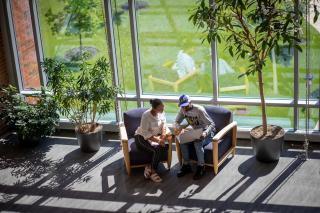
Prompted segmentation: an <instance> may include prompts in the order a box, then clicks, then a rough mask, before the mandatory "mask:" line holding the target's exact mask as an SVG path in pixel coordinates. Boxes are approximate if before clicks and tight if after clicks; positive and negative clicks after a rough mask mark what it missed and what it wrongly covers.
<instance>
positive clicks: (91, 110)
mask: <svg viewBox="0 0 320 213" xmlns="http://www.w3.org/2000/svg"><path fill="white" fill-rule="evenodd" d="M42 67H43V70H44V71H45V73H46V74H47V77H48V86H49V88H50V89H51V90H52V93H53V97H54V98H55V100H56V101H57V103H58V110H59V112H60V113H61V115H63V116H65V117H67V118H68V119H69V120H70V121H71V122H72V123H74V124H75V132H76V136H77V138H78V143H79V145H80V148H81V150H82V151H84V152H94V151H98V150H99V148H100V145H101V142H102V125H100V124H98V123H97V122H98V120H99V118H100V116H102V115H104V114H106V113H108V112H109V111H110V110H111V109H112V108H113V107H114V103H115V99H116V96H117V94H118V93H119V92H120V91H119V89H118V88H117V87H115V86H113V83H112V77H111V71H110V66H109V63H108V62H107V60H106V58H104V57H102V58H99V59H98V60H97V61H96V62H95V64H93V65H91V64H89V63H88V62H87V61H85V57H83V59H82V61H81V63H80V65H79V72H74V71H73V70H71V69H70V68H68V67H67V66H66V65H65V64H64V63H63V62H60V61H57V60H55V59H49V58H48V59H45V61H44V62H43V63H42Z"/></svg>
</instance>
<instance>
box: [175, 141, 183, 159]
mask: <svg viewBox="0 0 320 213" xmlns="http://www.w3.org/2000/svg"><path fill="white" fill-rule="evenodd" d="M175 144H176V152H177V157H178V160H179V164H180V165H182V155H181V149H180V143H179V141H178V140H177V139H176V138H175Z"/></svg>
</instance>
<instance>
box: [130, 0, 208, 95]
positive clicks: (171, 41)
mask: <svg viewBox="0 0 320 213" xmlns="http://www.w3.org/2000/svg"><path fill="white" fill-rule="evenodd" d="M193 5H194V1H185V0H175V1H172V0H161V1H136V5H135V8H136V13H137V23H138V38H139V50H140V62H141V75H142V87H143V93H144V94H168V95H171V94H180V93H187V94H190V95H196V96H207V95H210V96H211V95H212V77H211V76H212V72H211V54H210V46H209V44H208V43H206V42H204V43H201V38H202V37H201V33H200V32H198V31H197V30H196V29H195V28H194V27H193V25H192V23H190V22H188V16H189V12H188V10H189V9H190V8H192V6H193Z"/></svg>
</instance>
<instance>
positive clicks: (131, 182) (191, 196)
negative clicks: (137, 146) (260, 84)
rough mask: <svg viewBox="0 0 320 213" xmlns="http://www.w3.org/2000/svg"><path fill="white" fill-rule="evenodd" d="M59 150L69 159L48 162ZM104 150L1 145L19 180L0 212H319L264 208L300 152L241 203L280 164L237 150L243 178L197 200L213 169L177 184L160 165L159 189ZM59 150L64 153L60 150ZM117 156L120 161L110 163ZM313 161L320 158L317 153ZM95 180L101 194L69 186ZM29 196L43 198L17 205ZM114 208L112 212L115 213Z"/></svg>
mask: <svg viewBox="0 0 320 213" xmlns="http://www.w3.org/2000/svg"><path fill="white" fill-rule="evenodd" d="M56 145H70V146H71V147H73V148H72V149H70V150H69V151H66V154H65V155H62V158H61V159H59V160H53V159H50V158H48V153H49V152H52V151H54V149H55V146H56ZM103 147H105V148H106V151H104V152H101V153H100V152H99V153H90V154H86V153H82V152H81V151H80V149H79V148H77V143H76V140H73V139H63V138H58V139H57V138H55V139H54V138H53V139H49V140H48V141H47V143H44V144H41V145H40V146H39V147H36V148H34V149H26V148H22V147H20V146H18V145H17V144H16V143H15V142H14V139H12V138H11V139H10V140H9V141H6V142H3V143H1V144H0V170H1V171H3V170H6V169H10V170H11V173H10V174H11V176H12V177H14V178H15V179H17V180H19V181H17V182H13V183H12V184H1V185H0V194H1V193H3V194H7V195H10V194H17V196H15V197H10V198H8V201H7V202H4V203H0V210H7V211H28V212H43V211H46V212H56V211H60V212H96V211H99V208H98V206H94V207H95V208H93V207H92V209H90V208H88V209H82V208H81V207H82V206H83V205H84V204H83V202H87V203H90V202H96V201H101V202H103V201H106V202H108V203H109V202H118V204H119V203H121V206H120V207H119V208H117V209H116V210H117V211H119V212H125V211H135V210H137V211H138V210H140V211H141V212H145V211H146V212H168V211H173V212H178V211H185V212H189V211H198V212H211V211H216V212H222V211H224V212H227V211H229V210H237V211H245V212H252V211H267V212H270V211H271V212H316V211H319V210H320V209H319V208H317V207H311V206H295V205H278V204H268V203H266V200H268V199H270V197H272V195H273V194H274V193H276V191H277V190H279V188H281V187H282V186H283V185H284V184H285V183H286V181H287V180H288V179H290V177H291V176H292V175H293V174H294V173H295V172H296V171H297V170H299V168H300V167H301V165H302V164H303V163H304V162H303V161H301V160H300V159H298V158H294V156H296V154H297V152H296V151H293V152H292V151H285V152H284V153H283V155H284V156H290V157H292V161H291V162H290V163H289V164H288V165H287V166H286V167H285V168H284V169H283V171H281V173H279V175H276V176H275V178H274V179H273V180H272V182H271V183H270V184H269V185H267V186H265V188H264V190H263V192H262V193H260V194H257V196H256V197H255V199H254V200H253V201H252V202H241V201H238V200H237V199H238V198H239V197H240V196H241V195H242V194H243V193H244V191H245V190H246V189H248V188H249V187H250V186H252V185H253V183H255V182H256V181H257V180H258V179H259V178H261V177H263V176H267V175H269V174H270V173H272V172H273V171H274V169H275V168H276V166H277V165H278V163H277V162H275V163H272V164H263V163H260V162H258V161H256V160H255V158H254V157H250V155H248V149H241V148H239V149H237V154H238V155H240V156H243V155H248V158H246V160H244V161H243V162H239V166H238V171H234V172H237V173H240V174H241V175H242V177H241V178H239V179H238V180H237V181H236V182H235V183H234V184H232V185H231V186H229V187H228V188H226V189H225V190H224V191H223V192H222V193H221V194H220V195H218V196H217V197H216V198H214V199H212V198H211V195H210V192H209V193H208V192H207V193H208V194H207V195H206V199H199V198H197V195H199V194H201V193H204V192H203V191H204V188H206V187H207V186H208V185H210V184H212V182H213V181H214V179H215V178H216V177H215V176H214V175H213V173H212V171H211V169H210V170H209V169H208V171H207V175H206V176H205V177H204V178H203V179H201V180H200V181H193V180H192V174H190V175H188V176H186V177H183V178H179V179H178V178H177V177H176V172H177V171H178V169H179V165H178V164H175V165H173V167H172V168H171V170H170V171H168V170H166V168H165V167H164V166H161V167H160V173H161V176H162V177H163V180H164V182H163V183H160V184H156V183H152V182H151V181H147V180H144V178H143V169H135V170H133V171H132V175H131V176H130V177H129V176H127V174H126V172H125V169H124V165H123V159H122V158H121V156H122V155H121V147H120V144H119V143H118V142H110V143H104V146H103ZM61 151H65V150H63V149H61ZM249 151H250V150H249ZM57 154H59V153H57ZM116 155H119V156H120V157H119V158H114V159H115V160H111V158H113V157H115V156H116ZM313 157H315V158H316V159H319V153H316V152H315V153H314V154H313ZM232 160H235V159H232V158H230V159H228V161H227V162H226V163H224V164H223V165H222V167H221V169H220V171H223V170H224V167H226V166H227V165H228V162H229V163H230V161H232ZM106 162H108V163H107V165H106V166H103V167H102V169H101V170H99V173H96V174H91V173H90V171H92V170H93V169H95V168H97V167H98V166H99V165H102V164H103V163H106ZM94 171H95V170H94ZM219 174H220V173H219ZM219 174H218V175H219ZM92 175H95V176H100V178H99V179H100V180H101V183H97V185H99V189H101V191H100V192H97V191H91V190H88V191H83V190H77V189H76V188H73V187H72V186H70V185H71V184H72V183H74V182H75V181H77V182H82V184H86V183H87V182H88V181H90V180H91V178H93V177H92ZM230 175H232V174H230ZM100 184H101V185H100ZM227 195H228V196H227ZM25 196H39V199H37V200H36V201H35V202H33V203H32V204H22V203H19V202H18V201H19V200H20V199H21V198H23V197H25ZM52 197H57V198H59V199H61V200H63V199H71V200H72V202H74V205H75V206H79V208H77V207H75V206H73V207H62V206H46V205H44V202H45V201H47V200H48V199H49V198H52ZM66 202H68V201H66ZM68 205H69V204H68ZM70 205H71V204H70ZM134 207H135V208H134ZM139 208H140V209H139ZM101 209H103V208H101ZM111 209H112V208H111ZM111 209H110V211H112V210H111ZM104 211H105V210H104Z"/></svg>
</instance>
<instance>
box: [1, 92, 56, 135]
mask: <svg viewBox="0 0 320 213" xmlns="http://www.w3.org/2000/svg"><path fill="white" fill-rule="evenodd" d="M0 103H1V105H0V116H1V118H2V119H3V120H4V121H5V122H6V123H7V124H8V125H9V126H11V127H13V128H14V129H15V130H16V131H17V134H18V136H19V138H20V139H22V140H26V141H27V140H29V139H40V138H43V137H45V136H48V135H51V134H53V133H54V131H55V127H56V126H57V125H58V121H59V115H58V113H57V105H56V102H55V100H54V99H53V98H52V97H51V96H50V95H49V94H47V93H46V91H45V90H44V88H42V89H41V92H40V93H37V94H32V95H28V96H26V95H22V94H20V93H18V91H17V89H16V88H15V87H13V86H8V87H6V88H1V95H0Z"/></svg>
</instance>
